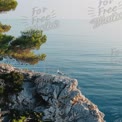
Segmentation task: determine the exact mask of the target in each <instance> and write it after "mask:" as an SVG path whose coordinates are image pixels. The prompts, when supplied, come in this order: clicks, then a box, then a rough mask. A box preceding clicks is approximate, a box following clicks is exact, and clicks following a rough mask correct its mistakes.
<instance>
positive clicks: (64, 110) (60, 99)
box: [0, 64, 104, 122]
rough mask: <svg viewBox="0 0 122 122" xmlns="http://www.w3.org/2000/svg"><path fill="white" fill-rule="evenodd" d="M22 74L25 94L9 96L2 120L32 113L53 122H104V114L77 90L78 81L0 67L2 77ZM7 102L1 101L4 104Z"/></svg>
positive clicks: (1, 114) (2, 112)
mask: <svg viewBox="0 0 122 122" xmlns="http://www.w3.org/2000/svg"><path fill="white" fill-rule="evenodd" d="M12 71H14V72H21V73H22V74H23V75H24V82H23V85H22V87H23V90H22V91H21V92H19V93H17V94H14V95H9V97H8V99H9V101H10V103H6V104H8V105H7V108H6V107H5V108H4V109H2V108H1V112H0V116H1V117H0V119H1V121H5V116H7V113H10V111H9V110H12V109H14V110H15V109H16V110H18V111H26V110H32V111H34V112H40V113H43V117H42V120H43V121H49V122H104V119H103V118H104V114H103V113H101V112H100V111H99V109H98V107H97V106H96V105H95V104H93V103H92V102H91V101H90V100H88V99H87V98H86V97H85V96H84V95H82V93H81V91H80V90H79V89H78V88H77V87H78V81H77V80H76V79H71V78H69V77H64V76H56V75H49V74H45V73H36V72H32V71H27V70H21V69H17V68H14V67H12V66H10V65H5V64H0V74H3V73H10V72H12ZM2 102H5V101H3V100H2V97H1V98H0V104H2Z"/></svg>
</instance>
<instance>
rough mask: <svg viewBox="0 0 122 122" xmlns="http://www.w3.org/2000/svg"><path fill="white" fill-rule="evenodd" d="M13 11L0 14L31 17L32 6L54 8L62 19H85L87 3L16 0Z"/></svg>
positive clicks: (10, 16)
mask: <svg viewBox="0 0 122 122" xmlns="http://www.w3.org/2000/svg"><path fill="white" fill-rule="evenodd" d="M17 1H18V6H17V8H16V10H15V11H11V12H8V13H7V14H2V15H0V17H1V18H6V17H7V18H19V17H21V16H27V17H31V16H32V12H33V8H35V7H38V8H40V9H42V8H44V7H45V8H47V9H48V10H54V11H55V13H56V16H57V17H59V18H62V19H85V18H87V16H88V13H87V12H88V3H87V1H88V0H86V1H85V2H84V1H83V0H17Z"/></svg>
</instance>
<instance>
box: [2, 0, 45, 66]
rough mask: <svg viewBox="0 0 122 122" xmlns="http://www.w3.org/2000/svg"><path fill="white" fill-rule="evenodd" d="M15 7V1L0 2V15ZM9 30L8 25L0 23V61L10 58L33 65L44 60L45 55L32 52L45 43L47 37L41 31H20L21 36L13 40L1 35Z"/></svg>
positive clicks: (8, 36) (9, 36)
mask: <svg viewBox="0 0 122 122" xmlns="http://www.w3.org/2000/svg"><path fill="white" fill-rule="evenodd" d="M16 7H17V1H16V0H0V13H2V12H6V11H10V10H14V9H15V8H16ZM10 28H11V26H10V25H2V24H1V23H0V60H2V59H3V58H6V57H10V58H14V59H16V60H17V61H20V62H24V63H29V64H31V65H34V64H37V63H38V62H39V61H43V60H44V59H45V57H46V55H45V54H39V55H37V54H35V53H34V51H33V50H39V49H40V47H41V45H42V44H44V43H45V42H46V40H47V37H46V35H44V34H43V31H41V30H35V29H30V30H26V31H22V32H21V36H20V37H17V38H15V37H14V36H11V35H6V34H3V33H4V32H7V31H9V30H10Z"/></svg>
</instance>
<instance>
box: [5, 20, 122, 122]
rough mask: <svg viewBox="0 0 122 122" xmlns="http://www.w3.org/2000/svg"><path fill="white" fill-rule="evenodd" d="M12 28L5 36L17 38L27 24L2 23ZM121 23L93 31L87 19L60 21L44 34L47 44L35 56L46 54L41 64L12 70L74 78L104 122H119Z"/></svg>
mask: <svg viewBox="0 0 122 122" xmlns="http://www.w3.org/2000/svg"><path fill="white" fill-rule="evenodd" d="M27 21H29V20H27ZM3 22H5V23H9V24H11V25H12V29H11V31H10V32H9V34H13V35H15V36H18V35H20V31H21V30H24V29H26V27H27V25H25V23H23V22H22V21H21V20H3ZM121 26H122V24H121V21H119V22H115V23H110V24H108V25H104V26H101V27H99V28H97V29H93V28H92V25H90V24H89V22H88V21H87V20H65V21H64V20H60V25H59V26H58V27H57V28H56V29H51V30H48V31H44V33H45V34H46V35H47V37H48V39H47V43H46V44H44V45H43V46H42V47H41V49H40V50H39V51H35V52H36V53H46V54H47V58H46V60H45V61H44V62H39V64H37V65H34V66H25V65H21V64H16V63H14V64H13V63H12V62H10V64H13V65H14V66H16V67H19V68H26V69H31V70H34V71H40V72H47V73H52V74H56V72H57V70H60V71H61V72H63V73H65V74H66V75H67V76H69V77H72V78H76V79H78V81H79V87H80V89H81V90H82V93H83V94H84V95H85V96H86V97H88V98H89V99H90V100H91V101H92V102H94V103H95V104H96V105H98V107H99V109H100V110H101V111H102V112H104V113H105V120H106V121H107V122H122V34H121V33H122V29H120V28H122V27H121Z"/></svg>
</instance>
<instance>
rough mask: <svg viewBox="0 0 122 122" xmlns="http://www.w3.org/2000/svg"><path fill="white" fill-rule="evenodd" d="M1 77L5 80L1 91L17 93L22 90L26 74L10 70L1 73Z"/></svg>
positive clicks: (3, 92) (6, 93)
mask: <svg viewBox="0 0 122 122" xmlns="http://www.w3.org/2000/svg"><path fill="white" fill-rule="evenodd" d="M0 79H2V80H3V81H4V84H5V86H4V87H3V88H2V87H1V89H0V93H1V94H4V95H7V96H8V94H15V93H18V92H20V91H21V90H22V84H23V80H24V76H23V74H22V73H19V72H14V71H13V72H10V73H7V74H0Z"/></svg>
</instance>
